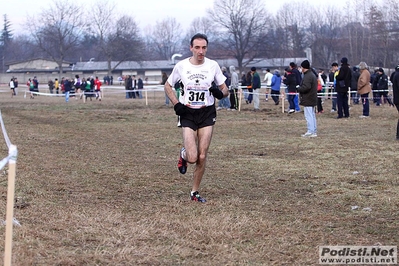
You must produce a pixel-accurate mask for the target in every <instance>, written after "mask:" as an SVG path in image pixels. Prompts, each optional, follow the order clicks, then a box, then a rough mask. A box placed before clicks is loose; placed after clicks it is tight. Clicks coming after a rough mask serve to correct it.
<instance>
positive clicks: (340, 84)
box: [335, 57, 352, 119]
mask: <svg viewBox="0 0 399 266" xmlns="http://www.w3.org/2000/svg"><path fill="white" fill-rule="evenodd" d="M335 80H336V92H337V107H338V110H337V112H338V116H337V118H338V119H339V118H343V117H345V118H347V117H349V105H348V89H349V86H350V83H351V80H352V71H351V69H350V68H349V64H348V58H346V57H343V58H342V59H341V68H340V69H339V72H338V75H337V76H336V77H335Z"/></svg>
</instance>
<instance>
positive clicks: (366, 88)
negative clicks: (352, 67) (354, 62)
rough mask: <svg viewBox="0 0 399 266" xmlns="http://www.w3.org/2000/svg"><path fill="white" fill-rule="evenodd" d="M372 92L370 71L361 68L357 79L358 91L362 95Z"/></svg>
mask: <svg viewBox="0 0 399 266" xmlns="http://www.w3.org/2000/svg"><path fill="white" fill-rule="evenodd" d="M370 92H371V85H370V72H369V71H368V70H367V69H363V70H360V76H359V80H358V81H357V93H359V94H360V95H362V94H366V93H370Z"/></svg>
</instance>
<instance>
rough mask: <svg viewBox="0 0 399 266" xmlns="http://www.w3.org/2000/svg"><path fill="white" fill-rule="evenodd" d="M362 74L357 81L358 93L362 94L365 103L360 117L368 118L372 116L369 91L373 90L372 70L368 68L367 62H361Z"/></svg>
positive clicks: (360, 69)
mask: <svg viewBox="0 0 399 266" xmlns="http://www.w3.org/2000/svg"><path fill="white" fill-rule="evenodd" d="M359 71H360V76H359V79H358V81H357V93H358V94H359V95H360V98H361V100H362V105H363V114H362V115H361V116H360V118H366V117H369V116H370V104H369V93H370V92H371V86H370V72H369V70H368V69H367V64H366V63H365V62H360V63H359Z"/></svg>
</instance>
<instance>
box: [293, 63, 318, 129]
mask: <svg viewBox="0 0 399 266" xmlns="http://www.w3.org/2000/svg"><path fill="white" fill-rule="evenodd" d="M301 67H302V73H304V74H303V79H302V83H301V85H300V86H299V88H298V92H299V101H300V105H303V107H304V108H303V112H304V115H305V119H306V122H307V128H308V130H307V132H306V133H305V134H303V135H302V137H317V123H316V114H315V110H314V108H315V106H316V105H317V77H316V76H315V75H314V74H313V71H312V70H311V68H310V63H309V61H308V60H305V61H303V62H302V63H301Z"/></svg>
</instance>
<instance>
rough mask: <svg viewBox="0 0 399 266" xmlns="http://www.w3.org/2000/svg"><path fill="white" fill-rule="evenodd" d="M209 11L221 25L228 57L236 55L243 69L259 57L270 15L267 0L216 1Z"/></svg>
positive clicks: (222, 37) (239, 66)
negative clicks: (264, 1)
mask: <svg viewBox="0 0 399 266" xmlns="http://www.w3.org/2000/svg"><path fill="white" fill-rule="evenodd" d="M207 12H208V14H209V16H210V18H211V19H212V20H213V21H214V22H215V24H216V25H218V26H220V30H219V31H220V40H221V42H222V43H223V46H222V48H223V51H224V52H225V56H226V57H234V58H236V59H237V63H238V68H239V69H240V71H241V70H242V68H243V66H245V65H246V64H247V63H248V62H249V61H251V60H253V59H254V58H256V57H257V56H258V54H259V50H260V48H261V46H262V45H263V40H264V38H263V37H264V30H265V26H266V18H267V17H268V13H267V12H266V9H265V5H264V3H263V1H260V0H215V2H214V5H213V9H209V10H208V11H207ZM244 60H246V61H245V62H244Z"/></svg>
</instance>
